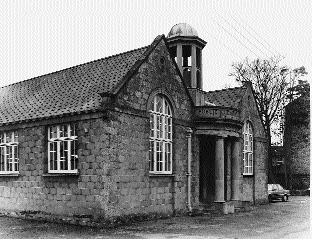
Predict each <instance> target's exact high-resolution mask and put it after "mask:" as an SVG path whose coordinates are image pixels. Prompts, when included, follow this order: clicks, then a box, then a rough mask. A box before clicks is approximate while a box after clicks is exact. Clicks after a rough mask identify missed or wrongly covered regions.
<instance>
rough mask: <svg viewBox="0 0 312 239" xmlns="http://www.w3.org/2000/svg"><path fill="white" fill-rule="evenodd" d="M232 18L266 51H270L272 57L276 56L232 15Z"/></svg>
mask: <svg viewBox="0 0 312 239" xmlns="http://www.w3.org/2000/svg"><path fill="white" fill-rule="evenodd" d="M230 17H231V18H232V19H233V20H234V21H235V22H236V23H237V24H239V25H240V26H241V27H243V29H244V30H245V31H246V32H247V33H248V34H249V35H250V36H252V37H253V38H254V39H255V40H256V41H257V42H259V43H260V44H261V45H262V46H263V47H264V48H265V49H266V50H268V51H269V52H271V54H272V55H275V53H274V52H272V51H271V50H270V49H269V48H267V47H266V46H265V45H264V44H263V43H262V42H260V41H259V40H258V39H257V38H256V37H255V36H254V35H253V34H251V33H250V32H249V31H248V30H247V29H246V28H245V27H244V26H243V25H242V24H240V23H239V22H238V21H237V20H236V19H235V18H234V17H233V16H231V15H230Z"/></svg>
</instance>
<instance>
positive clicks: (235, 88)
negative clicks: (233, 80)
mask: <svg viewBox="0 0 312 239" xmlns="http://www.w3.org/2000/svg"><path fill="white" fill-rule="evenodd" d="M243 88H244V86H237V87H233V88H227V89H221V90H212V91H203V92H205V93H212V92H220V91H228V90H238V89H243Z"/></svg>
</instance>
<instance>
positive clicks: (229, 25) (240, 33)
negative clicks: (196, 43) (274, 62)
mask: <svg viewBox="0 0 312 239" xmlns="http://www.w3.org/2000/svg"><path fill="white" fill-rule="evenodd" d="M218 15H219V17H220V18H222V19H223V20H224V21H225V22H226V23H227V24H228V25H229V26H230V27H232V28H233V29H234V30H235V31H236V32H237V33H238V34H240V35H241V36H242V37H243V38H244V39H246V40H247V41H248V42H249V43H250V44H252V45H253V46H254V47H255V48H257V49H258V50H259V51H261V52H262V54H263V55H265V56H266V57H268V58H269V56H268V55H267V54H265V53H264V52H263V51H262V50H261V49H260V48H258V47H257V46H256V45H255V44H254V43H253V42H251V41H250V40H249V39H247V38H246V37H245V36H244V35H243V34H242V33H241V32H240V31H238V30H237V29H236V28H235V27H234V26H233V25H232V24H230V23H229V22H228V21H227V20H226V19H225V18H224V17H222V16H221V15H220V14H218Z"/></svg>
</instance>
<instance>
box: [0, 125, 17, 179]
mask: <svg viewBox="0 0 312 239" xmlns="http://www.w3.org/2000/svg"><path fill="white" fill-rule="evenodd" d="M9 134H11V140H9V141H8V140H7V136H8V135H9ZM9 149H10V150H11V152H10V150H9ZM0 151H1V152H0V162H3V165H4V169H2V168H1V164H0V175H1V174H18V173H19V157H18V156H19V155H18V133H17V132H16V131H10V132H2V133H1V132H0ZM10 155H11V157H10Z"/></svg>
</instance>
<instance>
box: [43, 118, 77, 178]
mask: <svg viewBox="0 0 312 239" xmlns="http://www.w3.org/2000/svg"><path fill="white" fill-rule="evenodd" d="M77 138H78V137H77V135H76V130H75V126H74V125H70V124H64V125H56V126H50V127H49V128H48V168H49V170H48V172H49V173H77V172H78V169H77V163H78V155H77V150H76V141H77Z"/></svg>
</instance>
